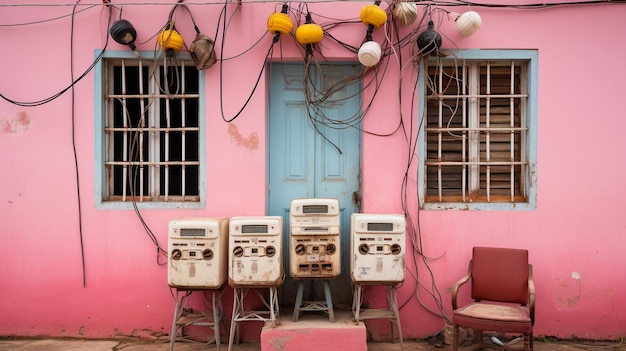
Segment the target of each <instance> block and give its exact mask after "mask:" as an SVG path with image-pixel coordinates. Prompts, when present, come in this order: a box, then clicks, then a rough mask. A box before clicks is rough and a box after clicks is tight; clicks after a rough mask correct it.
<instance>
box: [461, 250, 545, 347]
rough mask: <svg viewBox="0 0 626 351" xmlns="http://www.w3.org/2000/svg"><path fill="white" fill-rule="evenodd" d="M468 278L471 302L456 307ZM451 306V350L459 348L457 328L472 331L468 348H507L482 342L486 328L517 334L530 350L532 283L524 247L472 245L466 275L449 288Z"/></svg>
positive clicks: (533, 310) (533, 305)
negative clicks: (460, 290) (450, 290)
mask: <svg viewBox="0 0 626 351" xmlns="http://www.w3.org/2000/svg"><path fill="white" fill-rule="evenodd" d="M470 280H471V299H472V300H473V301H472V302H470V303H469V304H467V305H465V306H463V307H459V305H458V301H457V296H458V292H459V288H460V287H461V286H462V285H464V284H465V283H467V282H469V281H470ZM452 309H453V314H452V325H453V327H454V331H453V339H452V350H453V351H457V350H458V348H459V329H460V328H464V329H471V330H473V331H474V339H473V345H472V347H471V348H469V349H468V350H476V349H482V348H484V347H493V348H497V349H503V348H504V349H508V348H509V347H508V346H509V345H506V344H505V345H496V344H491V343H485V342H484V337H483V334H484V333H483V332H485V331H489V332H495V333H498V334H507V333H510V334H518V335H519V334H521V335H523V338H524V350H525V351H532V349H533V325H534V324H535V284H534V283H533V275H532V265H531V264H529V263H528V250H522V249H506V248H494V247H474V249H473V252H472V260H471V261H470V263H469V269H468V272H467V275H466V276H465V277H463V278H462V279H461V280H459V281H458V282H457V283H456V284H455V285H454V287H453V290H452ZM496 341H497V340H496ZM464 351H465V350H464Z"/></svg>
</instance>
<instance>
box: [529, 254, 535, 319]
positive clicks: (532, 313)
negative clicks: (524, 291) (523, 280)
mask: <svg viewBox="0 0 626 351" xmlns="http://www.w3.org/2000/svg"><path fill="white" fill-rule="evenodd" d="M528 312H529V313H530V320H531V323H532V324H533V325H534V324H535V282H534V281H533V265H532V264H529V265H528Z"/></svg>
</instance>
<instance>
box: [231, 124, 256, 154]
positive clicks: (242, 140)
mask: <svg viewBox="0 0 626 351" xmlns="http://www.w3.org/2000/svg"><path fill="white" fill-rule="evenodd" d="M228 134H230V137H231V138H232V139H234V140H235V141H236V142H237V145H239V146H243V147H245V148H247V149H250V150H256V149H258V148H259V135H258V133H256V132H254V133H251V134H250V135H249V136H248V137H244V136H242V135H241V133H240V132H239V128H238V127H237V126H236V125H235V124H234V123H229V125H228Z"/></svg>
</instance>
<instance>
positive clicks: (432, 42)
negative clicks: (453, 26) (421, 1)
mask: <svg viewBox="0 0 626 351" xmlns="http://www.w3.org/2000/svg"><path fill="white" fill-rule="evenodd" d="M434 28H435V24H434V23H433V21H432V20H431V21H428V29H426V30H425V31H424V32H422V34H420V35H419V36H418V37H417V48H418V49H419V50H420V53H421V54H422V55H423V56H425V55H433V56H434V55H437V53H438V52H439V49H440V48H441V34H439V33H437V31H435V29H434Z"/></svg>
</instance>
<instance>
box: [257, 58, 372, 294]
mask: <svg viewBox="0 0 626 351" xmlns="http://www.w3.org/2000/svg"><path fill="white" fill-rule="evenodd" d="M359 70H360V66H359V65H355V64H333V65H321V66H316V67H315V69H314V68H313V65H311V71H310V72H309V73H308V79H309V81H308V83H307V82H306V80H305V79H304V78H305V73H304V71H305V70H304V65H302V64H288V63H275V64H272V65H271V67H270V71H271V73H270V79H271V81H270V84H271V85H270V86H271V90H270V105H269V136H268V138H269V170H268V177H269V187H268V191H269V194H268V212H269V215H280V216H283V218H284V223H285V227H284V243H283V248H284V250H283V252H284V257H283V264H284V270H285V275H286V277H285V278H286V279H285V282H284V283H283V285H282V287H281V289H280V293H279V301H280V303H281V304H282V305H284V306H293V304H294V302H295V295H296V283H295V282H294V281H293V280H292V279H291V278H290V277H289V264H290V255H291V252H290V248H289V204H290V202H291V200H292V199H294V198H335V199H338V200H339V205H340V207H341V214H340V216H341V240H340V241H341V275H340V276H339V277H338V278H335V279H332V280H331V281H330V285H331V290H332V294H333V303H334V304H338V305H347V306H350V305H351V303H352V288H351V280H350V266H349V265H350V260H349V258H350V255H349V254H350V251H349V250H350V215H351V214H352V213H353V212H358V211H359V210H360V209H359V205H360V203H359V199H360V167H361V164H360V161H361V139H360V138H361V133H360V118H359V116H360V106H361V98H360V81H359V80H355V81H354V82H352V83H350V84H347V85H344V84H337V83H338V82H341V81H343V80H344V78H346V77H349V76H354V75H355V74H357V73H358V72H359ZM305 84H308V86H306V85H305ZM335 88H337V90H336V91H335ZM329 92H330V93H329ZM327 93H328V94H327ZM305 96H309V97H310V98H308V99H305ZM307 284H310V286H311V288H310V289H308V290H309V296H306V297H305V298H309V299H310V298H316V297H317V296H311V295H319V294H320V292H321V291H322V289H323V287H322V286H321V282H315V281H311V282H307ZM321 297H322V299H323V297H324V295H323V293H321Z"/></svg>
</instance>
